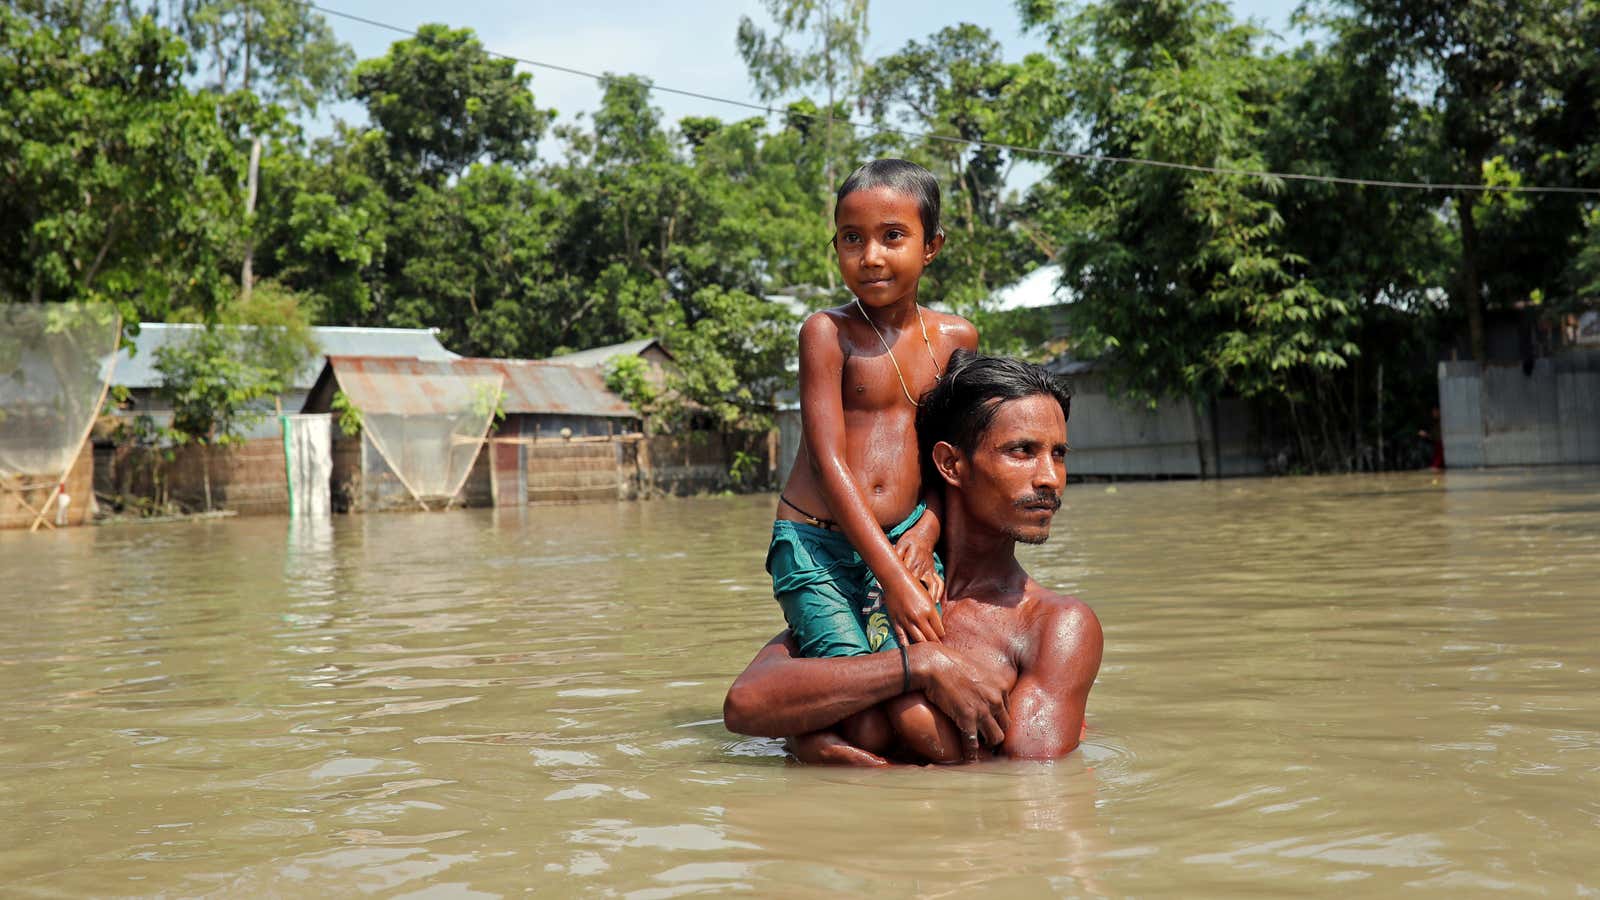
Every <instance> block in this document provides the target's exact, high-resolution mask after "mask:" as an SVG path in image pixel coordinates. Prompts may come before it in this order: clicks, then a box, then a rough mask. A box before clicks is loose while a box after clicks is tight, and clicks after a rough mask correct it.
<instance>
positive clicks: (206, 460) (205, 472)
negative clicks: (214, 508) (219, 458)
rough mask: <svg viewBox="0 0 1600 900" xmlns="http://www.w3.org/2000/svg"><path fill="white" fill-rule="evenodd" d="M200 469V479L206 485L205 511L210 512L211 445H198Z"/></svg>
mask: <svg viewBox="0 0 1600 900" xmlns="http://www.w3.org/2000/svg"><path fill="white" fill-rule="evenodd" d="M200 449H201V451H202V452H201V454H200V471H201V473H202V474H201V480H203V481H204V482H205V485H206V512H211V445H210V444H201V445H200Z"/></svg>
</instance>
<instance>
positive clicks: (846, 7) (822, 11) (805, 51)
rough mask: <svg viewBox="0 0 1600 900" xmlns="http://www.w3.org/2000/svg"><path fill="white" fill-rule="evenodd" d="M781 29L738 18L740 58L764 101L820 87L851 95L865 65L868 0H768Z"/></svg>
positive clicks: (828, 90) (769, 11)
mask: <svg viewBox="0 0 1600 900" xmlns="http://www.w3.org/2000/svg"><path fill="white" fill-rule="evenodd" d="M763 5H764V6H765V7H766V9H767V14H768V15H770V16H771V17H772V19H773V21H774V23H775V24H776V25H777V28H776V30H775V31H773V32H771V33H768V32H766V31H763V30H761V28H760V27H759V26H757V25H756V23H755V22H754V21H752V20H751V19H750V18H749V17H741V18H740V19H739V31H738V36H737V41H738V46H739V55H740V56H742V57H744V61H745V65H746V66H747V67H749V69H750V79H751V80H752V81H754V82H755V85H756V91H757V93H758V94H759V95H760V96H761V98H762V99H763V100H773V99H776V98H778V97H782V96H785V95H788V94H790V93H792V92H794V91H797V90H803V89H804V88H807V87H814V86H820V87H823V88H825V89H826V90H827V92H828V94H829V95H830V98H831V97H832V96H833V95H835V94H836V93H843V94H845V95H849V94H850V93H853V90H852V89H853V88H854V87H855V85H857V84H858V83H859V81H860V79H861V73H862V69H863V68H864V67H865V54H864V50H865V44H866V37H867V2H866V0H763Z"/></svg>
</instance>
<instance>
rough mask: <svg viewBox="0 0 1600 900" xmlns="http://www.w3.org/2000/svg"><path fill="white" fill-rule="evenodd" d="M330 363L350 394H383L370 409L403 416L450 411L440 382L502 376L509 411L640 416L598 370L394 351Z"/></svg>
mask: <svg viewBox="0 0 1600 900" xmlns="http://www.w3.org/2000/svg"><path fill="white" fill-rule="evenodd" d="M328 366H329V367H330V368H331V369H332V370H333V374H334V376H335V377H336V378H337V379H338V380H339V385H340V386H341V387H342V388H344V389H345V391H346V393H351V394H355V393H360V394H363V395H365V396H369V397H370V396H372V395H373V394H374V393H379V392H381V393H382V395H383V397H384V402H383V406H384V408H383V409H382V410H365V411H367V412H383V413H390V414H400V415H406V414H410V415H428V414H433V413H442V412H447V410H444V409H439V408H437V407H438V402H437V401H438V398H439V396H440V390H439V388H440V385H441V383H442V382H451V383H454V382H457V381H459V380H460V379H461V378H463V377H467V378H470V377H475V376H476V377H483V376H489V377H492V376H495V375H498V376H501V378H503V379H504V380H503V381H502V383H501V384H502V388H503V390H504V391H505V400H504V403H503V404H502V405H503V407H504V409H505V411H506V414H507V415H519V414H520V415H526V414H547V415H548V414H565V415H574V416H599V417H604V418H619V419H636V418H638V417H639V414H638V413H636V412H634V411H633V408H632V407H630V406H628V404H627V403H625V402H623V400H622V398H621V397H618V396H617V395H616V394H613V393H611V392H610V391H608V390H606V385H605V380H604V378H603V377H602V376H601V375H600V373H599V372H597V371H595V370H594V369H586V368H578V367H576V366H559V365H552V364H548V363H541V362H534V361H532V360H521V359H448V360H435V359H415V358H412V357H394V356H329V357H328ZM396 376H400V377H396Z"/></svg>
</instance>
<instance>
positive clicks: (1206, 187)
mask: <svg viewBox="0 0 1600 900" xmlns="http://www.w3.org/2000/svg"><path fill="white" fill-rule="evenodd" d="M1032 24H1035V25H1036V26H1042V27H1047V28H1048V29H1049V30H1050V31H1051V34H1052V45H1053V47H1054V49H1055V51H1056V52H1057V54H1058V55H1059V56H1060V58H1061V66H1062V69H1063V77H1064V83H1063V89H1065V90H1069V91H1070V92H1071V94H1072V99H1073V104H1074V108H1075V111H1076V112H1077V114H1078V118H1079V120H1080V122H1081V123H1082V127H1083V128H1084V130H1085V131H1086V132H1087V134H1088V135H1089V139H1090V141H1091V142H1092V146H1093V149H1094V151H1095V152H1097V153H1101V154H1105V155H1111V156H1135V157H1141V158H1146V159H1159V160H1174V161H1182V162H1193V163H1202V164H1206V165H1212V166H1217V167H1222V168H1240V169H1262V168H1265V163H1266V160H1265V159H1264V157H1263V155H1262V152H1261V146H1262V144H1263V142H1264V141H1263V138H1264V131H1265V125H1266V110H1267V109H1268V108H1270V107H1271V106H1272V105H1273V104H1275V103H1277V102H1279V101H1280V99H1281V97H1280V95H1279V94H1278V92H1277V91H1276V90H1275V85H1274V84H1273V82H1272V81H1271V79H1270V78H1269V76H1270V73H1271V69H1270V67H1269V66H1267V65H1265V64H1264V63H1263V61H1262V60H1261V58H1260V57H1259V56H1258V55H1257V52H1256V48H1255V40H1256V38H1257V33H1256V32H1255V31H1254V29H1252V28H1250V27H1248V26H1242V25H1238V24H1236V23H1234V22H1233V21H1232V20H1231V18H1230V17H1229V15H1228V12H1227V8H1226V6H1224V5H1223V4H1221V3H1217V2H1200V0H1190V2H1174V3H1162V4H1140V3H1133V2H1109V3H1104V4H1101V5H1098V6H1094V7H1088V8H1086V9H1084V10H1083V11H1081V12H1079V13H1077V14H1075V15H1073V16H1071V17H1070V18H1067V19H1064V20H1063V19H1052V20H1048V21H1036V22H1034V23H1032ZM1282 191H1283V184H1282V183H1281V182H1279V181H1278V180H1275V179H1255V178H1247V177H1242V176H1235V175H1222V174H1204V173H1189V172H1176V171H1173V170H1169V169H1156V168H1150V167H1144V166H1119V165H1111V164H1105V163H1097V164H1078V163H1071V164H1063V165H1061V166H1058V167H1057V168H1056V169H1055V171H1053V172H1052V173H1051V176H1050V177H1049V178H1048V179H1046V181H1044V182H1043V183H1041V184H1040V185H1039V186H1038V187H1037V188H1036V189H1035V191H1034V195H1033V197H1032V198H1031V202H1032V204H1033V205H1034V206H1035V208H1036V209H1037V210H1038V213H1037V214H1038V216H1039V219H1040V222H1041V227H1042V229H1043V230H1044V231H1045V232H1047V233H1048V234H1049V235H1051V238H1052V240H1053V242H1055V243H1056V244H1057V245H1058V246H1059V248H1060V249H1059V259H1060V261H1061V262H1062V264H1063V267H1064V269H1065V272H1066V276H1065V277H1066V284H1067V287H1068V288H1069V289H1070V290H1071V291H1072V292H1073V293H1074V295H1075V296H1076V302H1074V303H1073V304H1072V306H1071V307H1070V309H1069V321H1070V322H1071V324H1072V331H1073V339H1074V343H1075V345H1076V349H1077V352H1078V353H1079V354H1080V355H1081V356H1083V357H1085V358H1095V357H1098V356H1100V355H1102V354H1109V355H1110V357H1111V359H1112V360H1113V364H1114V369H1113V373H1114V375H1115V376H1116V377H1117V380H1118V381H1119V382H1120V383H1121V384H1122V385H1123V386H1124V387H1125V388H1126V389H1127V390H1128V391H1129V392H1130V393H1131V394H1133V395H1134V396H1136V397H1140V398H1143V399H1152V400H1153V399H1154V398H1157V397H1160V396H1165V395H1190V396H1195V397H1210V396H1216V395H1217V394H1219V393H1222V392H1224V391H1229V392H1236V393H1239V394H1242V395H1244V396H1247V397H1248V396H1257V395H1271V394H1275V393H1277V394H1281V393H1284V392H1286V391H1287V390H1288V389H1289V384H1288V380H1287V378H1286V376H1287V375H1288V374H1289V373H1291V372H1293V371H1296V370H1300V369H1308V370H1311V371H1324V372H1325V371H1332V370H1337V369H1340V368H1343V367H1344V366H1346V365H1348V364H1349V361H1350V359H1351V358H1352V357H1354V356H1355V355H1356V354H1357V353H1358V352H1359V350H1358V348H1357V347H1356V345H1355V344H1354V343H1352V342H1351V341H1350V340H1349V325H1350V319H1349V313H1350V307H1349V304H1348V303H1347V302H1346V301H1344V300H1342V299H1339V298H1337V297H1331V296H1329V295H1327V294H1325V293H1323V292H1322V291H1321V290H1319V289H1318V287H1317V285H1316V284H1315V283H1314V282H1309V281H1306V280H1304V279H1302V278H1301V277H1299V274H1300V272H1301V271H1303V269H1304V268H1305V266H1306V264H1307V260H1306V259H1305V258H1304V257H1302V256H1300V255H1299V254H1296V253H1294V252H1293V251H1292V250H1291V249H1289V248H1288V247H1286V246H1285V245H1284V242H1283V238H1282V233H1283V227H1284V221H1283V217H1282V214H1281V213H1280V211H1279V209H1278V207H1277V197H1278V196H1279V194H1280V193H1281V192H1282Z"/></svg>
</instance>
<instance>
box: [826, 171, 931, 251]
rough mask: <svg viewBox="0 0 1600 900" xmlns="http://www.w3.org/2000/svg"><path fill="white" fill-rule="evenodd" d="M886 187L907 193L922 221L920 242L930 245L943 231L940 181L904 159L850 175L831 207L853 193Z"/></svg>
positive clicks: (835, 206)
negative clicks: (940, 209)
mask: <svg viewBox="0 0 1600 900" xmlns="http://www.w3.org/2000/svg"><path fill="white" fill-rule="evenodd" d="M880 187H886V188H889V189H891V190H894V191H898V192H900V193H902V194H908V195H910V196H911V198H912V199H914V200H916V201H917V213H918V215H919V216H920V217H921V219H922V242H923V243H925V244H926V243H931V242H932V241H933V238H934V235H936V234H939V233H940V231H941V230H942V229H941V227H940V225H939V179H937V178H935V177H933V173H932V172H929V171H928V170H927V169H924V168H923V167H921V166H919V165H917V164H916V163H914V162H911V161H910V160H904V159H875V160H873V161H872V162H869V163H867V164H866V165H864V166H862V167H861V168H859V169H857V170H855V171H854V172H851V173H850V177H849V178H846V179H845V180H844V184H841V185H839V193H838V195H837V196H835V197H834V208H835V209H838V208H839V206H838V205H839V203H840V202H841V201H843V200H844V198H846V197H848V196H850V195H851V194H854V193H855V192H856V191H866V190H871V189H873V188H880Z"/></svg>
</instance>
